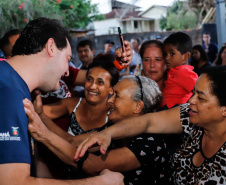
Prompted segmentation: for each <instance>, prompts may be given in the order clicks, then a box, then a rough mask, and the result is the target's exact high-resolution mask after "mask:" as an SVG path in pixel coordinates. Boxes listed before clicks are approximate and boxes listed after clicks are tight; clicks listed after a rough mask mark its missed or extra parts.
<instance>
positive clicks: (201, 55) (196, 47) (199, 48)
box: [192, 45, 209, 61]
mask: <svg viewBox="0 0 226 185" xmlns="http://www.w3.org/2000/svg"><path fill="white" fill-rule="evenodd" d="M193 49H196V50H198V51H199V53H200V58H201V59H202V60H204V61H208V60H209V59H208V56H207V54H206V52H205V50H204V49H203V47H202V46H201V45H194V46H193V47H192V50H193ZM194 60H195V59H194V58H193V56H192V61H194Z"/></svg>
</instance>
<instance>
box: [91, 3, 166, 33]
mask: <svg viewBox="0 0 226 185" xmlns="http://www.w3.org/2000/svg"><path fill="white" fill-rule="evenodd" d="M111 7H112V11H111V12H109V13H107V14H105V19H104V20H101V21H94V23H93V25H94V30H95V35H97V36H98V35H109V34H117V30H118V29H117V27H121V29H122V31H123V33H139V32H149V31H161V29H160V26H159V20H160V18H161V17H162V16H166V11H167V8H168V7H167V6H158V5H154V6H151V7H150V8H148V9H147V10H145V11H143V12H142V11H139V8H140V7H137V6H134V5H131V4H127V3H122V2H119V1H116V0H112V1H111Z"/></svg>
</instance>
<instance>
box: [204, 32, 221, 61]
mask: <svg viewBox="0 0 226 185" xmlns="http://www.w3.org/2000/svg"><path fill="white" fill-rule="evenodd" d="M202 40H203V45H202V47H203V49H204V50H205V52H206V54H207V55H208V59H209V61H210V62H211V63H213V62H214V60H215V59H216V57H217V53H218V47H217V45H216V44H215V43H213V42H210V40H211V36H210V34H209V33H208V32H205V33H204V34H203V37H202Z"/></svg>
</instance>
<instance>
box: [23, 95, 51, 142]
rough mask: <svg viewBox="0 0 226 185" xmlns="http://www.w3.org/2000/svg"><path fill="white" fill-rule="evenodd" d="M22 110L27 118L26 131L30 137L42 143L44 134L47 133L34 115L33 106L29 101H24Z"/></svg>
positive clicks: (37, 116) (35, 114)
mask: <svg viewBox="0 0 226 185" xmlns="http://www.w3.org/2000/svg"><path fill="white" fill-rule="evenodd" d="M23 103H24V110H25V113H26V114H27V117H28V130H29V132H30V134H31V136H32V137H33V138H34V139H35V140H37V141H40V142H41V141H42V140H44V139H45V137H44V136H45V133H46V131H48V129H47V128H46V126H45V125H44V124H43V122H42V120H41V119H40V117H39V115H38V114H37V113H36V111H35V109H34V106H33V104H32V103H31V101H30V100H28V99H26V98H25V99H24V100H23Z"/></svg>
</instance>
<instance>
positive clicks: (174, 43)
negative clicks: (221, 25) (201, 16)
mask: <svg viewBox="0 0 226 185" xmlns="http://www.w3.org/2000/svg"><path fill="white" fill-rule="evenodd" d="M191 49H192V41H191V38H190V36H189V35H187V34H186V33H183V32H176V33H173V34H171V35H170V36H169V37H167V38H166V40H165V41H164V51H165V54H166V66H167V80H166V81H165V88H164V90H163V100H162V104H161V106H162V107H163V109H169V108H171V107H173V106H175V105H179V104H183V103H186V102H187V101H188V100H189V98H190V97H191V96H192V90H193V89H194V86H195V83H196V80H197V79H198V75H197V74H196V73H195V72H194V71H193V69H194V67H192V66H190V65H188V60H189V58H190V56H191Z"/></svg>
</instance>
